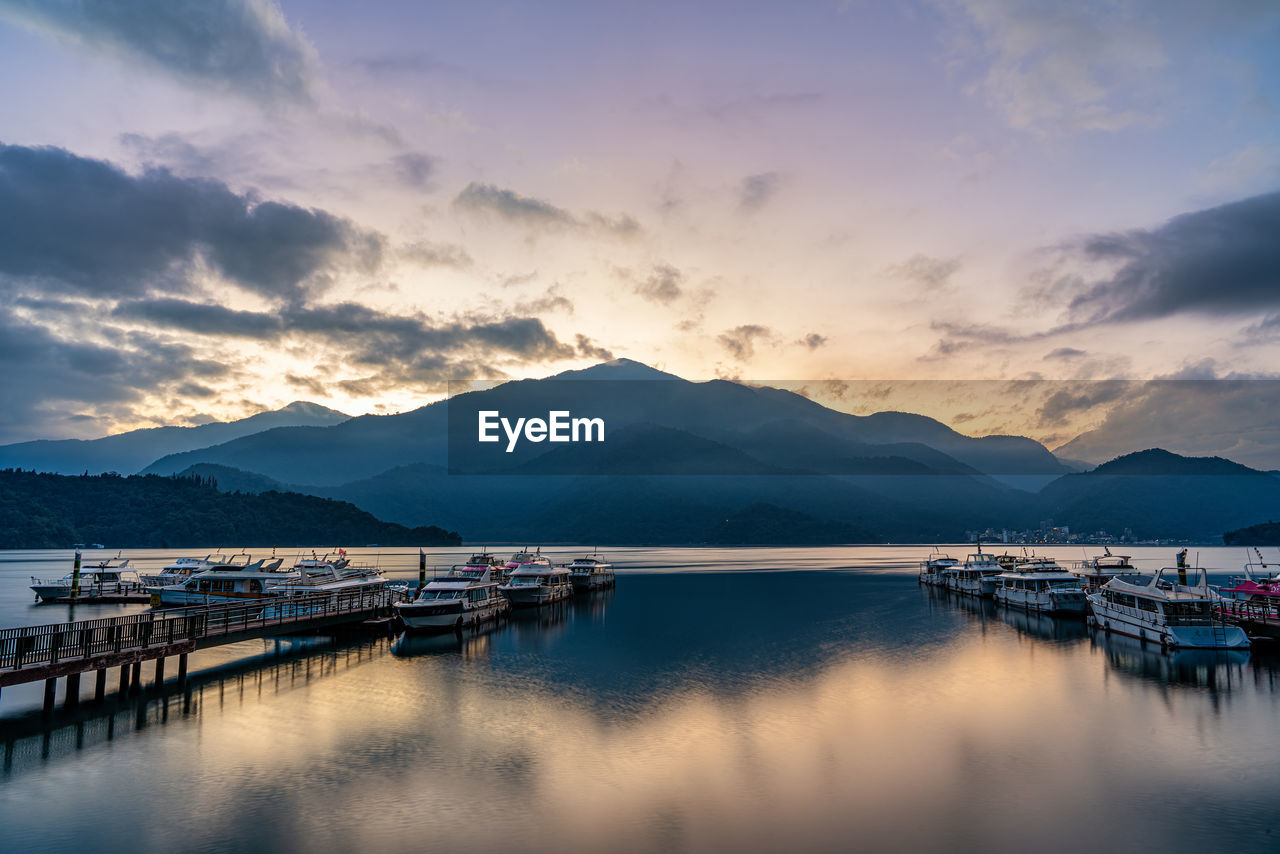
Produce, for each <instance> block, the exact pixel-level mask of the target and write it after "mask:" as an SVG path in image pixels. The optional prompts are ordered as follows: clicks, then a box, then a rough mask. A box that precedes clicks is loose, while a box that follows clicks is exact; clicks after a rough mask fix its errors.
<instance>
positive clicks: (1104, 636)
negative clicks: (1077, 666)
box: [1093, 630, 1254, 692]
mask: <svg viewBox="0 0 1280 854" xmlns="http://www.w3.org/2000/svg"><path fill="white" fill-rule="evenodd" d="M1093 647H1094V648H1095V649H1097V650H1100V651H1101V652H1102V653H1103V654H1104V655H1105V656H1106V658H1107V663H1108V664H1109V665H1110V666H1111V668H1112V669H1113V670H1115V671H1117V672H1119V673H1122V674H1124V675H1127V676H1134V677H1137V678H1139V679H1143V680H1147V681H1152V682H1158V683H1161V684H1164V685H1181V686H1187V687H1192V688H1202V689H1206V690H1208V691H1210V692H1227V691H1231V690H1232V689H1233V688H1235V687H1238V686H1240V685H1241V684H1244V683H1246V681H1247V682H1249V684H1252V683H1253V681H1254V680H1252V679H1249V678H1248V672H1249V670H1250V668H1249V663H1250V660H1251V655H1250V652H1249V651H1248V650H1247V649H1224V650H1214V649H1163V648H1161V646H1160V645H1159V644H1157V643H1153V642H1150V641H1146V642H1144V641H1140V640H1138V639H1137V638H1131V637H1128V636H1126V635H1121V634H1116V633H1111V634H1108V633H1106V632H1102V631H1099V630H1094V632H1093Z"/></svg>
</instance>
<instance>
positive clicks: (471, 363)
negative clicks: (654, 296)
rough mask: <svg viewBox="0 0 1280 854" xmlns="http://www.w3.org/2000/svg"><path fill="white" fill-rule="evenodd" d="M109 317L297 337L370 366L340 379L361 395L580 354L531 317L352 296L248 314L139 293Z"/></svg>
mask: <svg viewBox="0 0 1280 854" xmlns="http://www.w3.org/2000/svg"><path fill="white" fill-rule="evenodd" d="M111 317H112V318H113V319H116V320H124V321H134V322H138V323H143V324H146V325H148V326H151V327H156V326H160V327H165V328H169V329H174V330H181V331H185V332H195V333H198V334H200V335H207V336H216V337H217V338H218V339H225V338H243V339H250V340H256V341H262V342H266V343H268V344H272V345H283V344H286V343H288V342H289V341H291V340H292V341H302V342H305V343H306V344H307V345H308V347H310V348H311V349H312V351H313V355H314V357H315V358H316V359H317V360H318V361H319V362H320V363H322V364H327V365H331V366H336V365H341V366H346V367H347V368H350V369H356V370H359V371H362V372H369V373H367V374H366V375H365V376H364V377H362V378H360V379H359V380H349V381H344V382H345V383H346V384H345V385H343V384H341V383H340V384H339V385H340V387H342V388H343V389H344V390H347V391H349V392H351V393H358V394H375V393H377V392H379V391H383V390H386V389H388V388H396V387H399V386H404V385H418V386H421V385H423V384H435V383H440V382H444V381H447V380H449V379H451V378H457V377H460V376H472V375H484V376H501V375H503V372H502V369H501V366H502V364H503V363H504V362H511V361H514V362H518V363H526V362H546V361H556V360H562V359H570V358H573V357H574V356H575V355H577V354H578V352H579V351H578V349H577V348H575V347H574V346H572V345H569V344H566V343H563V342H561V341H560V340H559V339H558V338H557V337H556V336H555V334H554V333H553V332H551V330H549V329H547V328H546V326H545V325H543V323H542V321H541V320H539V319H537V318H534V317H517V316H505V317H503V316H466V317H458V318H453V319H450V320H438V319H433V318H431V317H428V316H426V315H424V314H420V313H417V314H391V313H387V312H382V311H378V310H377V309H373V308H370V307H368V306H364V305H360V304H358V303H351V302H345V303H331V304H323V305H312V306H284V307H283V308H281V309H279V310H277V311H269V312H253V311H237V310H233V309H229V308H226V307H224V306H221V305H216V304H213V303H198V302H192V301H188V300H181V299H172V298H161V299H143V300H133V301H127V302H122V303H120V304H119V305H118V306H116V307H115V309H114V310H112V311H111ZM352 383H355V385H353V384H352ZM357 388H358V389H360V390H359V391H357Z"/></svg>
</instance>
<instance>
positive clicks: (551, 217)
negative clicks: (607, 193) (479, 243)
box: [453, 181, 642, 238]
mask: <svg viewBox="0 0 1280 854" xmlns="http://www.w3.org/2000/svg"><path fill="white" fill-rule="evenodd" d="M453 205H454V207H455V208H457V209H459V210H463V211H469V212H472V213H479V214H492V215H494V216H497V217H500V218H501V219H505V220H507V221H508V222H511V223H515V224H517V225H523V226H525V227H526V228H531V229H535V230H544V231H562V230H571V229H578V230H588V231H598V232H604V233H606V234H610V235H612V236H615V237H623V238H626V237H633V236H635V235H636V234H639V233H640V231H641V230H642V229H641V226H640V223H639V222H637V221H636V220H635V218H634V217H632V216H631V215H629V214H620V215H618V216H614V217H611V216H607V215H605V214H601V213H596V212H594V211H588V212H587V213H585V214H584V215H582V216H581V217H578V216H574V215H573V214H572V213H570V212H569V211H567V210H564V209H563V208H559V207H556V206H555V205H553V204H551V203H550V202H547V201H543V200H542V199H536V198H534V197H532V196H522V195H520V194H519V193H517V192H514V191H513V190H508V189H506V188H504V187H497V186H494V185H493V184H481V183H478V182H475V181H473V182H471V183H470V184H468V185H467V186H466V187H464V188H463V189H462V192H460V193H458V195H457V197H456V198H454V200H453Z"/></svg>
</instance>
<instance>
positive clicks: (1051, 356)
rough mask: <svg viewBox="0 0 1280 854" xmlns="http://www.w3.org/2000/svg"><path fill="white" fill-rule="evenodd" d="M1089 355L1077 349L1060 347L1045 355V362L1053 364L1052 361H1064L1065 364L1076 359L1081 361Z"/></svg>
mask: <svg viewBox="0 0 1280 854" xmlns="http://www.w3.org/2000/svg"><path fill="white" fill-rule="evenodd" d="M1087 355H1088V354H1087V353H1086V352H1085V351H1084V350H1077V349H1076V348H1075V347H1058V348H1057V349H1054V350H1050V351H1049V352H1048V353H1045V354H1044V359H1043V361H1045V362H1052V361H1064V362H1066V361H1071V360H1074V359H1081V358H1083V357H1085V356H1087Z"/></svg>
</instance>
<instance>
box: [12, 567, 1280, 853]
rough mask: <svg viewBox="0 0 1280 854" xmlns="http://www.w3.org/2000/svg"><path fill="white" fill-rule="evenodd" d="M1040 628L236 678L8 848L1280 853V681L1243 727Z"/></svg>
mask: <svg viewBox="0 0 1280 854" xmlns="http://www.w3.org/2000/svg"><path fill="white" fill-rule="evenodd" d="M606 597H608V594H606ZM1032 616H1034V615H1026V614H1025V613H1024V612H1013V611H1007V610H1006V611H1000V612H996V611H993V610H991V609H989V608H988V607H987V606H985V605H984V604H982V603H981V602H978V601H977V600H971V599H969V600H966V599H963V598H957V597H952V598H950V599H948V598H945V597H938V596H935V595H932V594H930V593H929V592H927V591H926V592H924V593H922V592H921V590H920V589H919V588H918V587H917V586H916V583H915V580H914V577H911V576H907V575H899V576H893V575H888V574H874V575H867V576H863V575H859V574H856V573H838V572H829V573H805V572H786V573H764V572H753V573H745V574H742V575H733V576H726V575H721V574H711V573H707V574H694V573H686V574H683V575H672V576H662V575H657V574H654V575H650V576H645V577H630V578H624V579H623V582H622V583H621V584H620V587H619V590H618V592H617V593H616V595H614V596H612V597H608V598H603V599H601V600H598V601H592V600H587V601H583V602H575V603H572V604H569V605H567V606H565V607H563V608H561V609H559V610H558V611H556V612H552V613H546V614H537V613H535V614H531V615H529V616H528V617H526V618H521V619H517V620H513V621H511V622H509V623H508V624H506V625H504V626H500V627H497V628H493V629H489V630H487V631H481V632H476V633H467V634H464V635H463V636H462V637H461V638H459V637H457V636H453V635H448V636H444V637H436V638H430V637H405V638H399V639H397V640H395V641H394V643H389V642H387V641H365V642H361V643H359V644H354V645H351V646H348V647H334V648H332V649H314V650H312V651H311V652H310V653H302V654H299V655H298V656H297V657H294V658H292V659H289V660H282V661H279V662H267V663H266V664H265V665H262V666H257V667H255V668H251V669H249V670H246V671H245V672H234V673H233V672H225V673H223V674H222V675H220V676H214V677H211V678H210V681H207V682H205V683H203V685H202V686H201V688H200V689H199V690H194V691H193V692H192V698H191V699H192V702H191V704H190V710H189V711H188V710H185V709H184V708H183V706H182V702H183V698H179V697H174V698H171V699H170V700H169V705H168V707H167V709H168V720H167V723H166V725H164V726H157V725H155V718H154V716H155V715H156V714H158V713H160V712H159V710H160V708H161V707H160V705H158V704H157V703H154V702H153V704H152V705H151V706H149V707H148V708H149V711H148V712H147V714H148V719H147V725H146V726H145V727H144V728H143V729H144V730H145V732H139V733H136V735H137V737H134V738H129V739H123V738H120V737H119V729H117V731H116V735H115V737H114V738H113V739H111V740H109V741H108V742H107V743H106V744H101V743H99V744H98V746H97V748H96V749H92V750H91V749H81V750H79V751H77V749H76V748H75V747H74V743H75V739H76V737H77V736H76V735H75V733H74V731H73V728H71V727H68V728H66V730H67V732H68V733H69V734H67V735H61V734H60V735H57V736H56V737H55V738H53V739H52V741H53V742H54V743H56V744H62V743H63V742H68V743H70V744H71V745H72V746H70V747H56V746H54V747H51V748H50V754H51V755H53V756H57V755H58V754H59V752H60V751H62V752H64V754H65V755H74V756H75V758H76V761H66V762H52V761H42V760H40V759H39V756H38V749H39V748H38V746H37V747H36V748H35V749H36V750H37V755H36V756H35V757H34V758H32V757H30V756H28V751H29V750H30V748H26V747H24V748H23V749H22V751H20V755H16V758H15V760H14V762H13V770H12V771H11V773H9V774H7V775H5V776H4V777H3V778H0V785H3V786H4V787H5V789H4V795H5V796H4V797H3V798H0V823H2V826H4V827H5V828H6V836H5V839H6V846H12V847H14V848H15V850H17V849H21V848H24V847H39V848H54V847H73V846H74V845H76V844H77V843H78V844H79V845H81V846H83V843H84V840H90V839H91V840H93V841H94V847H95V848H97V849H100V850H106V851H135V850H139V849H143V850H158V849H169V850H191V849H206V850H214V849H232V850H234V849H248V848H253V849H262V848H270V849H273V850H280V851H287V852H291V851H338V850H389V851H411V850H412V851H420V850H423V849H429V850H437V849H438V850H447V849H456V850H462V851H494V852H497V851H507V850H512V849H519V850H525V851H535V852H540V851H548V852H551V851H555V852H565V851H569V852H576V851H595V850H601V849H608V850H616V851H619V852H631V851H672V850H678V851H694V852H702V851H707V852H713V851H714V852H718V851H728V850H732V851H743V852H757V851H761V852H763V851H777V850H779V849H795V850H800V851H806V852H807V851H820V852H821V851H847V850H849V849H850V848H854V847H856V848H857V849H858V850H862V851H882V850H883V851H903V850H911V851H914V850H921V851H935V850H937V851H942V850H946V851H954V850H957V849H961V850H981V851H993V852H1004V851H1009V852H1013V851H1018V852H1022V851H1026V850H1028V849H1033V850H1036V851H1050V852H1053V851H1069V850H1076V849H1078V848H1080V847H1081V846H1082V845H1091V846H1093V847H1098V846H1101V847H1103V848H1105V849H1108V850H1128V849H1131V848H1133V849H1145V850H1162V851H1173V852H1183V851H1186V852H1191V851H1199V850H1204V849H1218V848H1220V847H1222V843H1223V840H1224V839H1230V840H1231V847H1232V848H1233V849H1235V850H1241V851H1269V850H1272V849H1273V846H1272V845H1270V844H1269V843H1270V842H1271V841H1272V840H1274V838H1276V836H1275V834H1277V833H1280V828H1276V827H1275V809H1274V804H1275V803H1276V802H1277V801H1280V780H1278V779H1277V774H1276V771H1275V769H1276V767H1280V745H1277V743H1276V740H1275V739H1274V738H1273V737H1272V733H1273V731H1274V722H1275V720H1276V715H1277V712H1278V711H1280V702H1278V701H1277V693H1276V692H1275V690H1274V677H1273V676H1272V677H1267V676H1265V673H1266V672H1270V673H1272V674H1273V673H1274V671H1273V670H1272V671H1263V670H1261V669H1259V665H1258V664H1257V662H1256V661H1253V660H1249V661H1245V662H1235V663H1231V662H1227V663H1226V664H1225V665H1220V666H1219V670H1218V672H1217V675H1215V676H1213V677H1212V678H1213V679H1214V680H1216V682H1217V684H1218V685H1220V686H1223V687H1222V688H1221V690H1219V691H1218V697H1222V696H1225V694H1226V693H1228V692H1229V694H1230V697H1231V702H1230V703H1229V704H1225V703H1220V702H1217V701H1216V699H1215V697H1214V696H1213V695H1212V694H1211V693H1210V692H1209V691H1208V690H1200V689H1198V688H1196V687H1195V686H1196V685H1197V684H1198V683H1195V682H1182V681H1179V680H1184V679H1187V678H1190V677H1191V674H1193V673H1195V672H1199V671H1198V670H1197V667H1199V665H1196V664H1194V663H1191V664H1186V665H1182V664H1177V663H1175V664H1173V665H1172V666H1171V668H1172V669H1170V670H1169V671H1167V674H1166V675H1167V678H1168V680H1173V681H1172V682H1171V681H1167V680H1166V678H1165V676H1162V675H1160V671H1159V667H1160V666H1161V665H1159V664H1157V663H1156V662H1147V661H1146V659H1145V658H1144V656H1145V653H1144V652H1143V651H1142V650H1141V649H1139V650H1138V653H1137V656H1136V658H1135V657H1134V656H1133V655H1132V651H1129V652H1125V651H1123V649H1122V648H1119V647H1117V648H1115V649H1116V650H1119V651H1118V652H1115V654H1114V656H1113V648H1112V647H1111V646H1110V645H1109V644H1103V643H1102V642H1101V641H1092V642H1091V641H1090V636H1089V635H1088V634H1087V633H1085V632H1084V627H1083V626H1082V625H1080V624H1079V623H1063V624H1061V625H1058V624H1057V621H1051V622H1050V623H1048V624H1046V623H1044V622H1042V621H1041V620H1040V619H1032V618H1031V617H1032ZM308 662H310V664H308ZM330 662H332V663H330ZM308 667H310V673H311V674H312V678H310V679H308V678H307V676H306V675H307V673H308ZM1135 667H1136V668H1137V669H1136V672H1135V670H1134V668H1135ZM1224 667H1225V669H1222V668H1224ZM1267 667H1270V665H1267ZM326 668H327V669H326ZM1148 670H1151V672H1147V671H1148ZM1117 674H1118V675H1119V676H1120V677H1121V678H1114V677H1115V675H1117ZM1251 674H1252V678H1250V675H1251ZM318 675H323V678H315V677H316V676H318ZM1195 678H1200V677H1195ZM1205 678H1206V679H1207V678H1209V677H1208V676H1207V674H1206V676H1205ZM1268 678H1271V681H1270V682H1268V681H1267V679H1268ZM1172 685H1177V686H1182V685H1190V686H1192V688H1193V690H1183V689H1182V688H1181V687H1178V688H1173V687H1170V686H1172ZM119 711H120V713H121V714H122V715H125V716H127V714H128V713H129V711H130V709H121V710H119ZM115 719H116V721H117V723H116V726H117V727H119V726H121V725H123V719H122V718H121V717H120V716H119V715H117V716H116V717H115ZM93 726H99V724H93ZM60 732H61V730H60ZM83 738H84V744H85V745H87V746H91V745H92V744H93V740H94V738H98V739H99V740H101V736H98V735H94V734H93V732H92V731H91V727H90V728H86V732H85V735H84V737H83ZM126 777H127V778H128V779H130V781H131V782H130V791H129V795H128V797H120V796H119V795H118V794H116V793H115V792H118V781H119V780H120V779H124V778H126ZM68 791H75V792H76V793H77V799H76V809H75V810H71V811H68V810H66V809H65V808H64V804H65V793H66V792H68ZM1190 792H1194V793H1195V797H1188V793H1190ZM1175 803H1176V804H1177V805H1178V806H1177V809H1176V810H1166V809H1153V808H1152V805H1153V804H1175ZM193 804H197V805H198V807H199V808H198V809H193V808H192V805H193ZM157 815H159V816H166V817H170V816H180V817H181V819H182V820H181V821H176V820H175V821H170V820H163V821H157V820H156V816H157ZM1268 833H1270V834H1272V835H1271V836H1270V837H1269V836H1268Z"/></svg>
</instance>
